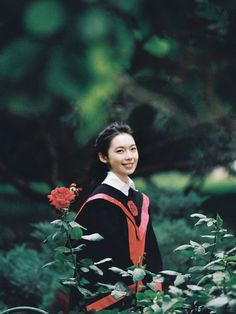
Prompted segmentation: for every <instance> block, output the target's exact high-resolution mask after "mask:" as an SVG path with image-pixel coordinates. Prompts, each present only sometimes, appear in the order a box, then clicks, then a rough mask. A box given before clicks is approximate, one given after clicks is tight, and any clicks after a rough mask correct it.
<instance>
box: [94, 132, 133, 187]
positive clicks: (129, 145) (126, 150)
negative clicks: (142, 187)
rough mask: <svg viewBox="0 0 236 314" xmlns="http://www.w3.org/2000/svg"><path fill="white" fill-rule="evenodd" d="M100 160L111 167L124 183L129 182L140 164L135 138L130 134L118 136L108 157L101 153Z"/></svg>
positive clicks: (114, 139)
mask: <svg viewBox="0 0 236 314" xmlns="http://www.w3.org/2000/svg"><path fill="white" fill-rule="evenodd" d="M99 159H100V161H101V162H103V163H107V164H108V165H109V169H110V170H111V171H112V172H114V173H115V174H116V175H117V176H118V177H119V178H120V179H121V180H122V181H124V182H127V179H128V176H129V175H131V174H132V173H134V171H135V169H136V167H137V163H138V150H137V146H136V144H135V141H134V138H133V136H132V135H130V134H128V133H121V134H118V135H116V136H115V137H114V138H113V139H112V140H111V143H110V146H109V149H108V155H107V156H104V155H102V154H101V153H99Z"/></svg>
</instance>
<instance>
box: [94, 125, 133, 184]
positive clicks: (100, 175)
mask: <svg viewBox="0 0 236 314" xmlns="http://www.w3.org/2000/svg"><path fill="white" fill-rule="evenodd" d="M122 133H127V134H130V135H133V130H132V129H131V127H130V126H129V125H128V124H125V123H123V122H113V123H111V124H109V125H108V126H107V127H106V128H105V129H104V130H102V131H101V132H100V133H99V134H98V136H97V138H96V140H95V144H94V147H93V148H94V150H93V153H92V160H91V164H90V168H89V172H88V177H89V180H90V184H91V185H92V186H95V185H97V184H99V183H101V182H102V181H103V180H104V179H105V177H106V175H107V165H106V164H104V163H102V162H101V161H100V160H99V158H98V153H102V155H104V156H107V155H108V150H109V147H110V144H111V141H112V140H113V138H114V137H115V136H116V135H119V134H122Z"/></svg>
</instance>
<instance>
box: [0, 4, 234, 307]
mask: <svg viewBox="0 0 236 314" xmlns="http://www.w3.org/2000/svg"><path fill="white" fill-rule="evenodd" d="M0 32H1V36H0V82H1V84H0V90H1V93H0V143H1V145H0V150H1V151H0V230H1V238H0V246H1V252H0V285H1V287H2V288H1V291H0V309H4V308H7V307H10V306H17V305H33V306H40V307H42V308H44V309H46V310H49V311H50V313H57V311H56V309H55V304H53V302H54V297H55V290H56V289H57V288H58V275H59V274H63V272H66V270H63V269H61V268H60V269H53V268H52V269H44V270H42V269H41V268H40V267H41V266H42V265H43V264H45V263H46V262H48V261H50V258H52V257H51V254H52V252H51V251H50V248H46V247H42V245H41V243H42V239H43V236H44V234H45V233H46V231H47V230H49V229H50V226H49V225H48V223H49V222H50V220H51V219H52V217H53V212H52V208H51V207H50V206H49V204H48V201H47V194H48V193H49V192H50V190H51V189H52V188H54V187H56V186H69V185H70V183H72V182H76V183H77V184H78V185H80V184H81V182H82V181H83V178H84V173H85V168H86V164H87V160H88V156H89V152H90V149H91V145H92V143H93V140H94V137H95V136H96V134H97V132H99V131H100V130H101V129H102V128H103V127H104V126H105V125H107V124H108V123H110V122H113V121H115V120H117V121H124V122H127V123H129V124H130V125H131V126H132V128H133V129H134V131H135V133H136V140H137V144H138V147H139V152H140V156H141V159H140V163H139V167H138V170H137V172H136V175H135V177H134V180H135V182H136V184H137V187H138V188H139V189H141V190H142V191H144V192H146V193H147V194H148V195H149V196H150V198H151V204H152V206H151V211H152V216H153V221H154V228H155V231H156V234H157V237H158V240H159V244H160V249H161V251H162V254H163V259H164V265H165V268H166V269H175V270H178V271H184V267H185V263H184V260H183V257H181V256H178V255H176V254H174V253H173V250H174V248H175V247H176V246H178V245H179V244H183V243H186V242H188V241H189V240H190V239H197V237H198V236H199V234H198V231H197V230H196V229H194V228H193V222H192V220H191V219H190V217H189V216H190V214H191V213H193V212H199V213H204V214H206V215H209V216H212V217H214V216H215V215H216V214H217V213H219V214H220V215H221V217H222V218H223V219H224V222H225V226H226V227H227V228H229V230H230V231H231V232H235V229H236V228H235V222H236V215H235V203H236V177H235V172H236V120H235V114H236V108H235V99H236V41H235V34H236V2H235V1H234V0H224V1H220V0H214V1H213V0H212V1H211V0H179V1H171V0H165V1H161V0H160V1H159V0H77V1H71V0H67V1H66V0H31V1H26V0H11V1H9V0H2V1H1V2H0Z"/></svg>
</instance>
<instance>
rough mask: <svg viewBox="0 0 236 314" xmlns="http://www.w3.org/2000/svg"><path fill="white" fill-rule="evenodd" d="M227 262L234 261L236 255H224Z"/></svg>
mask: <svg viewBox="0 0 236 314" xmlns="http://www.w3.org/2000/svg"><path fill="white" fill-rule="evenodd" d="M226 261H227V262H236V255H234V256H228V257H226Z"/></svg>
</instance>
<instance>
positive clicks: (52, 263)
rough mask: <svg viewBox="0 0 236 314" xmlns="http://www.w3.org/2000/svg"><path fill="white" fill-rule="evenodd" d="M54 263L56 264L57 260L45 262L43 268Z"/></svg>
mask: <svg viewBox="0 0 236 314" xmlns="http://www.w3.org/2000/svg"><path fill="white" fill-rule="evenodd" d="M54 264H56V261H52V262H49V263H47V264H44V265H43V266H42V267H41V268H42V269H43V268H45V267H48V266H51V265H54Z"/></svg>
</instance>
